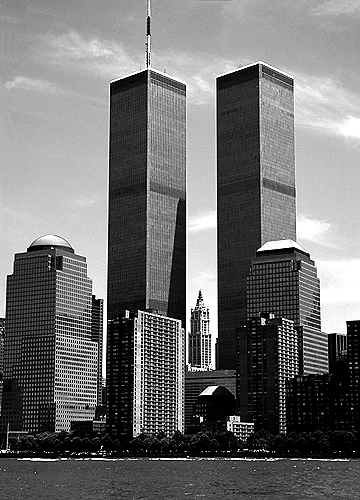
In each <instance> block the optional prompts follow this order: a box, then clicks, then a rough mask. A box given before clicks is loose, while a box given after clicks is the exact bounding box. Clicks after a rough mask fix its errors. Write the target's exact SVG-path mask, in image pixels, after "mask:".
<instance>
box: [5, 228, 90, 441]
mask: <svg viewBox="0 0 360 500" xmlns="http://www.w3.org/2000/svg"><path fill="white" fill-rule="evenodd" d="M91 291H92V282H91V280H90V278H89V277H88V276H87V264H86V259H85V257H82V256H80V255H76V254H75V251H74V249H73V248H72V246H71V245H70V243H69V242H68V241H66V240H65V239H64V238H61V237H59V236H55V235H46V236H42V237H40V238H37V239H36V240H35V241H34V242H33V243H32V244H31V245H30V246H29V247H28V249H27V252H24V253H18V254H16V255H15V260H14V269H13V274H12V275H10V276H8V278H7V289H6V338H5V348H4V360H5V363H4V390H3V410H2V427H3V428H4V426H7V424H9V428H10V430H11V431H27V432H42V431H52V432H53V431H55V432H58V431H61V430H66V431H69V430H70V423H71V421H72V420H91V419H92V418H93V417H94V414H95V406H96V395H97V366H98V356H97V353H98V345H97V343H96V342H93V341H92V340H91Z"/></svg>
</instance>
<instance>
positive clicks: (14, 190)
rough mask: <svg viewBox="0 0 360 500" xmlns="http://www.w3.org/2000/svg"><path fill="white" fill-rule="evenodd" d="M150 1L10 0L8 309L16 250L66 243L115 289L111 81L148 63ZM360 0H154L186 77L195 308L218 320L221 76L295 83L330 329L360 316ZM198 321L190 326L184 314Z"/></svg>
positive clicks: (311, 247) (176, 69)
mask: <svg viewBox="0 0 360 500" xmlns="http://www.w3.org/2000/svg"><path fill="white" fill-rule="evenodd" d="M145 21H146V0H132V1H129V0H116V1H115V0H101V1H95V0H75V1H74V0H71V1H70V0H61V1H59V0H34V1H25V0H8V1H3V0H0V23H1V24H0V166H1V191H0V208H1V212H0V230H1V231H0V236H1V239H2V242H1V247H0V248H1V250H0V252H1V253H0V304H1V308H0V315H1V314H3V313H4V308H3V304H4V297H5V280H6V275H7V274H11V273H12V262H13V255H14V253H16V252H22V251H26V248H27V247H28V246H29V244H30V243H31V242H32V241H33V240H34V239H35V238H37V237H38V236H41V235H43V234H47V233H55V234H58V235H61V236H63V237H64V238H66V239H68V240H69V241H70V243H71V244H72V245H73V247H74V248H75V251H76V253H78V254H80V255H84V256H86V258H87V261H88V267H89V275H90V277H91V278H92V279H93V283H94V287H93V289H94V293H95V294H96V295H97V296H99V297H106V246H107V174H108V122H109V114H108V91H109V86H108V84H109V81H110V80H112V79H115V78H118V77H121V76H124V75H126V74H128V73H131V72H134V71H137V70H139V69H140V68H144V61H145ZM359 24H360V0H327V1H325V0H296V1H290V0H188V1H186V0H180V1H179V0H177V1H175V0H153V1H152V63H153V66H154V67H155V68H157V69H159V70H161V71H163V70H166V71H167V73H169V74H170V75H172V76H174V77H178V78H180V79H182V80H184V81H185V82H187V84H188V161H187V170H188V225H189V237H188V250H189V252H188V276H189V280H188V283H189V285H188V310H189V311H188V312H190V308H191V307H192V306H194V305H195V303H196V298H197V294H198V290H199V288H201V289H202V291H203V295H204V301H205V303H206V304H207V305H208V306H209V307H210V314H211V316H210V317H211V331H212V333H213V335H214V336H215V335H216V333H217V329H216V227H215V209H216V197H215V172H216V162H215V77H216V75H218V74H221V73H223V72H226V71H228V70H231V69H234V68H236V67H237V66H241V65H244V64H248V63H251V62H255V61H258V60H262V61H265V62H267V63H268V64H270V65H272V66H275V67H277V68H279V69H281V70H284V71H286V72H287V73H290V74H291V75H293V76H294V78H295V124H296V172H297V209H298V241H299V242H300V243H301V244H302V245H303V246H304V247H305V248H306V249H307V250H308V251H309V252H310V254H311V257H312V258H313V259H314V260H315V262H316V265H317V267H318V274H319V276H320V279H321V302H322V325H323V329H324V330H325V331H327V332H334V331H339V332H341V331H345V327H346V324H345V322H346V320H350V319H359V318H360V236H359V235H360V230H359V228H360V203H359V202H360V174H359V156H360V86H359V81H360V57H359V51H360V29H359ZM186 327H187V330H188V329H189V327H188V325H186Z"/></svg>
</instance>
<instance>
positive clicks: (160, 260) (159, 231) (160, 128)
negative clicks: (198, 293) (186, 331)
mask: <svg viewBox="0 0 360 500" xmlns="http://www.w3.org/2000/svg"><path fill="white" fill-rule="evenodd" d="M108 238H109V240H108V242H109V248H108V318H109V319H111V318H112V317H113V316H114V315H115V314H117V313H119V312H121V311H124V310H130V311H133V312H136V311H138V310H152V311H156V312H158V313H160V314H164V315H166V316H169V317H171V318H176V319H180V320H181V321H182V322H183V326H184V325H185V318H186V86H185V84H184V83H182V82H181V81H179V80H177V79H175V78H173V77H170V76H169V75H167V74H164V73H161V72H159V71H156V70H154V69H152V68H150V67H148V68H147V69H145V70H143V71H139V72H137V73H135V74H132V75H130V76H126V77H125V78H120V79H119V80H115V81H113V82H111V84H110V152H109V233H108ZM109 347H110V349H111V345H110V346H109Z"/></svg>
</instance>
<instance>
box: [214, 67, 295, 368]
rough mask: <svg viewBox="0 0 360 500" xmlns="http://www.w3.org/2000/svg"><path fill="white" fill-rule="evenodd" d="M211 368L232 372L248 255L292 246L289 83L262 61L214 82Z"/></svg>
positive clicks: (291, 103)
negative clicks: (275, 245)
mask: <svg viewBox="0 0 360 500" xmlns="http://www.w3.org/2000/svg"><path fill="white" fill-rule="evenodd" d="M217 223H218V224H217V230H218V240H217V241H218V324H219V326H218V330H219V333H218V334H219V338H218V363H219V366H217V368H220V369H234V368H235V365H236V336H235V330H236V328H237V327H238V326H239V324H240V322H241V321H244V320H246V318H247V316H246V278H247V275H248V273H249V268H250V263H251V259H252V258H253V257H254V256H255V253H256V250H257V249H258V248H260V247H261V246H262V245H263V244H264V243H266V242H267V241H271V240H279V239H282V238H291V239H293V240H296V199H295V154H294V96H293V78H292V77H290V76H288V75H286V74H285V73H283V72H281V71H279V70H277V69H274V68H272V67H271V66H269V65H267V64H264V63H262V62H257V63H255V64H251V65H249V66H245V67H243V68H240V69H236V70H234V71H231V72H229V73H226V74H224V75H221V76H219V77H218V78H217Z"/></svg>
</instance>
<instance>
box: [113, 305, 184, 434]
mask: <svg viewBox="0 0 360 500" xmlns="http://www.w3.org/2000/svg"><path fill="white" fill-rule="evenodd" d="M108 342H109V343H110V345H112V346H113V348H112V350H111V351H108V356H107V386H106V389H107V426H108V430H109V432H110V433H112V434H113V435H119V436H122V437H126V438H131V437H133V436H137V435H138V434H140V433H141V432H146V433H148V434H156V433H158V432H160V431H164V432H165V433H166V435H168V436H170V435H172V434H173V433H174V432H175V431H176V430H180V431H181V432H183V431H184V392H185V387H184V385H185V334H184V329H183V328H182V326H181V321H180V320H176V319H173V318H168V317H166V316H162V315H159V314H152V313H149V312H144V311H138V312H137V313H131V312H130V311H124V313H122V314H119V315H117V316H115V317H113V318H112V320H111V321H110V325H109V329H108Z"/></svg>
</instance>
